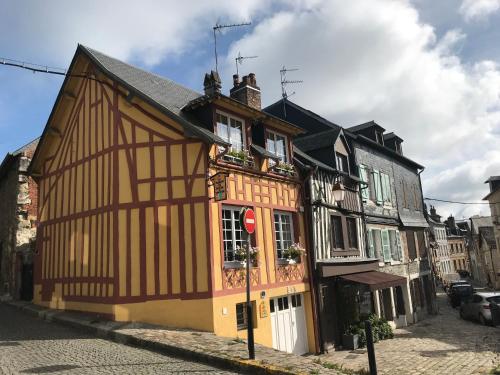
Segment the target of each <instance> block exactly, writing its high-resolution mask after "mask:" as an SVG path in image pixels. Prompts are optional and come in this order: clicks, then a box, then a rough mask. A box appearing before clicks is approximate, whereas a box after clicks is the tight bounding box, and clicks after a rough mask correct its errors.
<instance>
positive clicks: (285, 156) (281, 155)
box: [265, 129, 290, 163]
mask: <svg viewBox="0 0 500 375" xmlns="http://www.w3.org/2000/svg"><path fill="white" fill-rule="evenodd" d="M270 135H272V141H273V145H272V146H271V143H270V142H269V140H270V139H271V137H269V136H270ZM265 137H266V150H267V151H269V152H270V153H272V154H275V155H276V156H277V157H279V158H280V159H281V161H283V162H285V163H289V161H290V151H289V149H288V137H287V136H286V135H285V134H282V133H278V132H276V131H274V130H269V129H266V132H265ZM278 138H282V139H283V142H284V145H283V149H284V153H282V152H279V150H278V149H277V147H276V144H277V143H276V142H277V139H278Z"/></svg>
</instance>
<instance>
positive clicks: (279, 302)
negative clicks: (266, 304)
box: [278, 298, 283, 311]
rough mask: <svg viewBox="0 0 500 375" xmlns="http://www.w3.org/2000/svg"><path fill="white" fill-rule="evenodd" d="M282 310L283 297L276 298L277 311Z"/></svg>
mask: <svg viewBox="0 0 500 375" xmlns="http://www.w3.org/2000/svg"><path fill="white" fill-rule="evenodd" d="M281 310H283V298H278V311H281Z"/></svg>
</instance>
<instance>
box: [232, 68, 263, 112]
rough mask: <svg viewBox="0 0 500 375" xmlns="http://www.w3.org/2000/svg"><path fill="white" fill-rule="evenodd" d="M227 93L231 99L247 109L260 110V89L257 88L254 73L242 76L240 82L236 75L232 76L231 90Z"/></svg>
mask: <svg viewBox="0 0 500 375" xmlns="http://www.w3.org/2000/svg"><path fill="white" fill-rule="evenodd" d="M229 93H230V96H231V98H233V99H235V100H237V101H239V102H241V103H243V104H246V105H248V106H249V107H252V108H255V109H258V110H260V109H261V98H260V87H259V86H257V80H256V79H255V74H254V73H250V74H249V75H248V76H243V78H242V79H241V82H240V78H239V77H238V75H237V74H235V75H233V88H232V89H231V90H230V91H229Z"/></svg>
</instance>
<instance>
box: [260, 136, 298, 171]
mask: <svg viewBox="0 0 500 375" xmlns="http://www.w3.org/2000/svg"><path fill="white" fill-rule="evenodd" d="M270 134H272V135H273V136H274V137H275V136H277V135H279V136H280V137H283V138H285V160H283V162H285V163H291V161H290V160H291V153H290V138H289V137H288V136H287V135H286V134H284V133H280V132H278V131H276V130H271V129H266V131H265V132H264V137H265V149H266V151H268V152H270V153H273V154H274V155H276V157H278V154H277V153H276V152H272V151H270V150H269V149H268V148H267V139H268V136H269V135H270ZM274 142H276V138H274ZM269 162H270V163H271V164H273V165H274V163H276V162H275V161H274V160H272V159H270V160H269Z"/></svg>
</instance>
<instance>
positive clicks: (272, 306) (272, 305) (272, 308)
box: [270, 299, 274, 313]
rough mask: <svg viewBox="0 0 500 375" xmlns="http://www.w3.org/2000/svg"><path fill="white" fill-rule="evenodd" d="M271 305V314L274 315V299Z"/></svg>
mask: <svg viewBox="0 0 500 375" xmlns="http://www.w3.org/2000/svg"><path fill="white" fill-rule="evenodd" d="M270 304H271V312H272V313H273V312H274V300H273V299H272V300H271V301H270Z"/></svg>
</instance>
